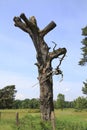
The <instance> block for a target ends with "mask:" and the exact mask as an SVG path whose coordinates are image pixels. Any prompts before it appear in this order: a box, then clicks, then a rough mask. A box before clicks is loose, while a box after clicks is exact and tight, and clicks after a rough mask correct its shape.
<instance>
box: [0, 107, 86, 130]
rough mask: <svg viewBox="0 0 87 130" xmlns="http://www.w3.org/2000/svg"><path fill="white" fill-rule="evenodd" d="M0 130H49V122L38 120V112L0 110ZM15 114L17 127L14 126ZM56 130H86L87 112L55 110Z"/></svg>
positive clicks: (29, 110)
mask: <svg viewBox="0 0 87 130" xmlns="http://www.w3.org/2000/svg"><path fill="white" fill-rule="evenodd" d="M0 112H1V119H0V130H51V129H52V127H51V125H50V122H48V123H46V122H42V121H41V120H40V113H39V110H33V109H32V110H31V109H21V110H0ZM16 112H18V113H19V121H20V123H19V125H18V126H17V125H16V116H15V115H16ZM55 118H56V130H87V111H85V110H84V111H82V112H76V111H75V110H74V109H64V110H63V111H62V110H55Z"/></svg>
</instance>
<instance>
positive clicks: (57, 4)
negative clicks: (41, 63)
mask: <svg viewBox="0 0 87 130" xmlns="http://www.w3.org/2000/svg"><path fill="white" fill-rule="evenodd" d="M21 13H25V15H26V16H27V17H31V16H35V17H36V19H37V22H38V26H39V27H40V28H41V29H43V28H44V27H45V26H46V25H47V24H48V23H50V22H51V21H52V20H53V21H55V23H56V24H57V26H56V28H54V29H53V30H52V31H51V32H49V33H48V34H47V35H46V36H45V41H46V42H47V43H48V45H49V46H50V47H51V48H53V47H54V45H53V43H52V41H54V42H56V43H57V48H59V47H66V49H67V55H66V57H65V59H64V61H63V62H62V65H61V70H62V71H63V74H64V78H63V81H62V82H60V80H61V76H54V78H53V79H54V99H56V98H57V95H58V94H59V93H62V94H64V95H65V99H66V100H74V99H76V98H77V97H78V96H83V94H82V91H81V89H82V85H83V84H82V82H83V81H85V80H86V78H87V72H86V68H87V67H86V66H85V67H81V66H79V65H78V61H79V59H80V58H81V49H80V48H81V47H82V44H81V41H82V39H83V38H84V37H83V36H82V35H81V33H82V31H81V29H82V28H83V27H85V26H86V25H87V0H80V1H79V0H44V1H41V0H32V1H31V0H26V1H25V0H0V89H1V88H3V87H5V86H7V85H12V84H15V85H16V89H17V91H18V92H17V94H16V98H17V99H24V98H39V85H38V84H37V85H36V86H35V87H32V86H33V85H34V84H36V83H38V80H37V76H38V72H37V67H36V66H35V65H34V63H35V62H36V52H35V48H34V46H33V43H32V40H31V39H30V37H29V36H28V34H27V33H25V32H23V31H21V30H20V29H19V28H16V27H15V26H14V22H13V18H14V16H19V15H20V14H21ZM57 64H58V59H55V60H54V61H53V63H52V65H53V67H54V68H55V67H56V65H57Z"/></svg>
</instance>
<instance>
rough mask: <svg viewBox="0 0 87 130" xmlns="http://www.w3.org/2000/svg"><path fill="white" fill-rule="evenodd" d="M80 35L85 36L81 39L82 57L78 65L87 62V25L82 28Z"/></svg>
mask: <svg viewBox="0 0 87 130" xmlns="http://www.w3.org/2000/svg"><path fill="white" fill-rule="evenodd" d="M82 35H83V36H85V38H84V39H83V40H82V45H83V47H82V48H81V50H82V58H81V60H80V61H79V65H81V66H83V65H86V63H87V26H86V27H84V28H83V29H82Z"/></svg>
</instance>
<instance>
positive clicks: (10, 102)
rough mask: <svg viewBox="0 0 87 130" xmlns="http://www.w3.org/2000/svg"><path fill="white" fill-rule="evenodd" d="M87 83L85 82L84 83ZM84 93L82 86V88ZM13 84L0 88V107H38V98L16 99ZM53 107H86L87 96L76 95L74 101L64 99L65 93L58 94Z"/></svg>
mask: <svg viewBox="0 0 87 130" xmlns="http://www.w3.org/2000/svg"><path fill="white" fill-rule="evenodd" d="M85 85H87V84H85ZM82 91H83V93H84V87H83V88H82ZM16 92H17V91H16V89H15V85H10V86H6V87H4V88H3V89H0V109H25V108H27V109H28V108H29V109H39V108H40V99H36V98H33V99H24V100H16V99H15V94H16ZM85 94H86V93H85ZM54 108H55V109H62V110H63V109H64V108H74V109H77V110H82V109H87V97H78V98H77V99H76V100H74V101H65V95H63V94H61V93H60V94H58V96H57V100H54Z"/></svg>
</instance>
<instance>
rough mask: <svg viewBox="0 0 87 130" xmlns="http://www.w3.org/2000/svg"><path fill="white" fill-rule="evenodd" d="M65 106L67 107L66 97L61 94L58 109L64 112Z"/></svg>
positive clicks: (58, 99) (58, 97)
mask: <svg viewBox="0 0 87 130" xmlns="http://www.w3.org/2000/svg"><path fill="white" fill-rule="evenodd" d="M64 106H65V96H64V95H63V94H61V93H60V94H58V96H57V107H58V108H60V109H62V110H63V108H64Z"/></svg>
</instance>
